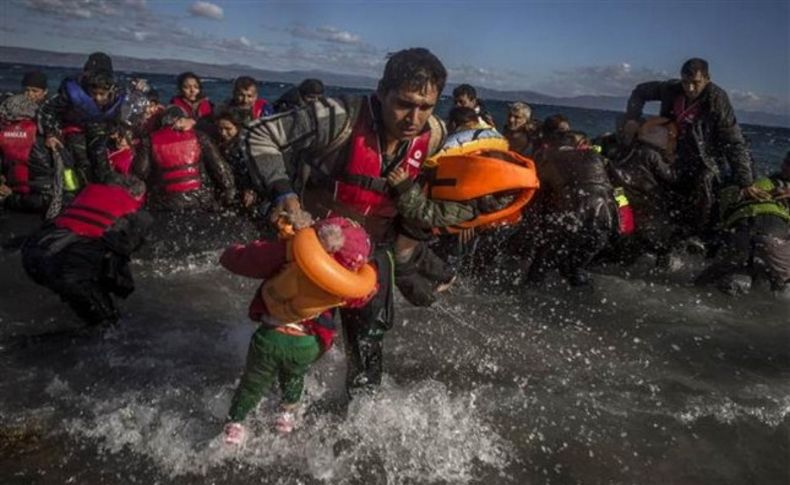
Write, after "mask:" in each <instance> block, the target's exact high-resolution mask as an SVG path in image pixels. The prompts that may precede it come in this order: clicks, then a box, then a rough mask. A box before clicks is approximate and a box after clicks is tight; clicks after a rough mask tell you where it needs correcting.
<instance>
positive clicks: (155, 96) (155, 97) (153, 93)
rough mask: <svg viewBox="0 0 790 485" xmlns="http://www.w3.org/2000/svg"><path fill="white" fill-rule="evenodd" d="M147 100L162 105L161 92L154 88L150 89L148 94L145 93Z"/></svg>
mask: <svg viewBox="0 0 790 485" xmlns="http://www.w3.org/2000/svg"><path fill="white" fill-rule="evenodd" d="M145 99H147V100H148V101H149V102H151V103H156V104H159V103H161V101H160V99H159V91H157V90H156V89H154V88H151V89H149V90H148V92H147V93H145Z"/></svg>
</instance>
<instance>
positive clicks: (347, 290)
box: [261, 228, 376, 324]
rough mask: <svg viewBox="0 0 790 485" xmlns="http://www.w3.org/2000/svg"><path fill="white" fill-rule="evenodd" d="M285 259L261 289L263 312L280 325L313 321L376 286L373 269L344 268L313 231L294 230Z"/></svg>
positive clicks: (369, 291)
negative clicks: (325, 248)
mask: <svg viewBox="0 0 790 485" xmlns="http://www.w3.org/2000/svg"><path fill="white" fill-rule="evenodd" d="M286 260H287V263H286V265H285V266H284V267H283V269H282V271H280V272H279V273H278V274H277V275H276V276H275V277H273V278H271V279H269V280H268V281H266V283H264V284H263V285H262V286H261V297H262V298H263V301H264V303H266V309H267V310H268V312H269V314H270V315H271V316H272V317H274V318H275V319H276V320H277V321H278V322H280V323H282V324H289V323H297V322H301V321H304V320H309V319H312V318H315V317H317V316H319V315H320V314H321V313H323V312H324V311H326V310H329V309H331V308H335V307H339V306H342V305H344V304H345V302H346V301H348V300H353V299H359V298H364V297H366V296H368V295H370V293H371V292H372V291H373V290H374V289H375V287H376V270H375V269H373V266H371V265H370V264H365V265H364V266H362V267H361V268H360V269H359V270H358V271H351V270H349V269H346V268H345V267H344V266H343V265H341V264H340V263H339V262H337V261H336V260H335V259H334V258H333V257H332V256H331V255H330V254H329V253H327V252H326V250H324V248H323V246H322V245H321V242H320V241H319V239H318V235H317V234H316V231H315V229H313V228H306V229H301V230H299V231H297V232H296V235H295V236H294V237H293V239H291V240H289V241H288V249H287V255H286Z"/></svg>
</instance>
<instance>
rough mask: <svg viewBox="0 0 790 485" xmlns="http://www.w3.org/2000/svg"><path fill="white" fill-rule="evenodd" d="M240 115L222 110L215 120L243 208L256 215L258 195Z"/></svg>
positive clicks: (221, 151)
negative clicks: (246, 151)
mask: <svg viewBox="0 0 790 485" xmlns="http://www.w3.org/2000/svg"><path fill="white" fill-rule="evenodd" d="M239 116H240V115H239V113H238V112H236V111H222V112H220V113H219V114H218V115H217V116H216V118H215V120H214V122H215V123H216V125H217V132H218V133H219V150H220V153H221V154H222V156H223V158H225V160H226V161H227V162H228V164H229V165H230V167H231V169H232V170H233V177H234V180H235V183H236V191H237V193H238V194H239V204H240V206H241V209H242V210H243V211H246V212H248V213H250V215H254V213H255V210H254V209H255V206H256V202H257V201H258V197H257V196H256V194H255V189H254V188H253V185H252V179H251V178H250V172H249V166H248V164H247V159H246V158H245V151H244V147H243V146H242V144H241V137H240V136H239V134H240V133H241V129H242V127H243V125H244V122H243V121H242V120H241V118H240V117H239Z"/></svg>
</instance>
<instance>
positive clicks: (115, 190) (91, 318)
mask: <svg viewBox="0 0 790 485" xmlns="http://www.w3.org/2000/svg"><path fill="white" fill-rule="evenodd" d="M144 195H145V184H144V183H143V182H142V181H140V180H139V179H137V178H136V177H134V176H129V177H125V176H122V175H120V174H112V175H110V176H109V177H108V183H106V184H89V185H87V186H86V187H85V188H84V189H83V190H82V191H81V192H80V193H79V194H78V195H77V197H76V198H75V199H74V200H73V201H72V202H71V203H70V204H69V205H67V206H66V207H65V208H64V209H63V211H62V212H61V213H60V214H59V215H58V216H57V217H56V218H55V219H54V220H52V221H50V222H47V223H46V224H45V225H44V226H43V227H42V228H41V229H40V230H39V231H38V232H36V233H35V234H33V235H32V236H31V237H30V238H29V239H28V240H27V241H26V242H25V244H24V246H23V247H22V264H23V266H24V268H25V271H26V272H27V274H28V275H29V276H30V277H31V278H32V279H33V281H35V282H36V283H38V284H40V285H42V286H45V287H47V288H49V289H50V290H52V291H54V292H55V293H57V294H58V295H60V297H61V298H62V299H63V300H64V301H65V302H66V303H68V304H69V306H70V307H71V308H72V309H73V310H74V312H75V313H76V314H77V315H78V316H79V317H80V318H81V319H82V320H83V321H84V322H85V323H87V324H88V325H89V326H90V327H106V326H109V325H113V324H115V323H116V322H117V320H118V317H119V315H118V310H117V307H116V304H115V301H114V298H113V295H116V296H119V297H121V298H126V297H127V296H129V294H131V293H132V291H134V280H133V279H132V274H131V271H130V269H129V260H130V257H131V255H132V253H133V252H135V251H136V250H137V249H138V248H139V247H140V245H141V244H142V243H143V239H144V237H145V235H146V234H147V232H148V229H149V228H150V226H151V223H152V222H153V220H152V218H151V216H150V215H148V214H147V213H146V212H145V211H141V210H140V208H141V207H142V205H143V202H144V200H143V198H144Z"/></svg>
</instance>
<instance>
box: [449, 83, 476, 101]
mask: <svg viewBox="0 0 790 485" xmlns="http://www.w3.org/2000/svg"><path fill="white" fill-rule="evenodd" d="M461 96H466V97H467V98H469V99H477V91H476V90H475V88H474V87H473V86H472V85H471V84H459V85H458V86H456V87H455V89H453V98H460V97H461Z"/></svg>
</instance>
